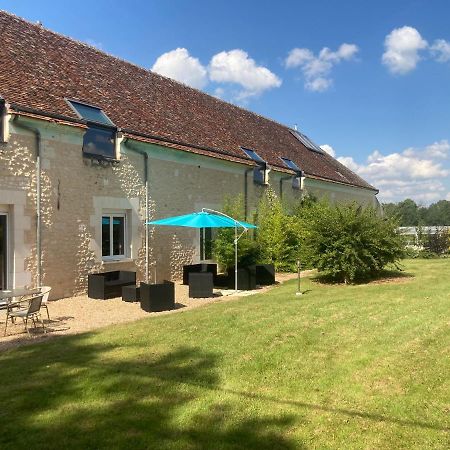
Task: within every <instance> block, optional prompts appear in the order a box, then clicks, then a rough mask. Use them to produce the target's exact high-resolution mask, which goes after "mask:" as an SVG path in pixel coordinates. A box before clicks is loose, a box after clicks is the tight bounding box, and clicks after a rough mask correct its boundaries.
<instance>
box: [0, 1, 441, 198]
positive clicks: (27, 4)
mask: <svg viewBox="0 0 450 450" xmlns="http://www.w3.org/2000/svg"><path fill="white" fill-rule="evenodd" d="M0 8H1V9H5V10H7V11H10V12H13V13H15V14H17V15H19V16H22V17H24V18H26V19H29V20H31V21H37V20H39V21H41V22H42V23H43V25H44V26H45V27H47V28H50V29H52V30H55V31H58V32H60V33H63V34H65V35H68V36H71V37H73V38H76V39H78V40H82V41H85V42H88V43H91V44H92V45H95V46H97V47H99V48H101V49H102V50H104V51H106V52H108V53H111V54H113V55H116V56H119V57H120V58H123V59H126V60H129V61H131V62H134V63H136V64H138V65H141V66H143V67H146V68H150V69H151V68H153V69H155V70H157V71H159V72H160V73H163V74H166V75H169V76H172V77H174V78H177V79H179V80H180V81H183V82H185V83H187V84H191V85H193V86H194V87H197V88H200V89H202V90H204V91H206V92H208V93H210V94H212V95H216V96H220V97H221V98H223V99H224V100H227V101H232V102H234V103H236V104H239V105H241V106H244V107H245V108H248V109H251V110H252V111H255V112H257V113H260V114H262V115H264V116H267V117H270V118H273V119H274V120H277V121H279V122H282V123H284V124H287V125H290V126H293V125H294V124H295V123H296V124H298V126H299V128H300V129H301V130H302V131H304V132H305V133H306V134H308V135H309V136H310V137H311V138H312V139H313V140H315V141H316V142H317V143H318V144H319V145H327V146H329V147H332V150H331V149H330V148H329V147H326V148H327V150H328V151H330V152H332V153H334V155H335V156H336V157H337V158H339V159H340V160H341V161H342V162H344V163H345V164H347V165H348V166H349V167H350V168H351V169H353V170H355V171H356V172H358V173H360V174H361V175H362V176H363V177H364V178H366V179H367V180H368V181H370V182H372V183H373V184H375V185H376V186H377V187H378V188H379V189H380V198H381V199H382V200H384V201H391V200H401V199H403V198H405V197H412V198H414V199H415V200H416V201H418V202H420V203H425V204H427V203H430V202H433V201H436V200H439V199H443V198H447V199H448V200H450V181H449V179H450V144H449V141H450V28H449V26H448V23H449V17H450V2H448V1H445V0H443V1H438V0H410V1H406V0H404V1H402V0H396V1H393V0H391V1H384V0H378V1H377V2H372V1H340V2H337V1H318V0H316V1H314V2H311V1H308V2H307V1H296V2H294V1H278V2H275V1H272V2H269V1H263V0H259V1H243V0H241V1H234V0H227V1H219V0H218V1H203V0H197V1H192V0H191V1H187V0H186V1H182V0H179V1H175V0H174V1H170V0H165V1H164V0H160V1H141V2H139V1H132V0H129V1H127V2H119V1H98V0H97V1H95V2H93V1H92V0H91V1H89V2H87V1H84V0H77V2H54V1H43V0H41V1H39V2H35V1H31V0H28V1H27V0H22V1H21V2H17V1H7V0H6V1H3V0H0Z"/></svg>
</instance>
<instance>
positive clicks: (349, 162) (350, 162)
mask: <svg viewBox="0 0 450 450" xmlns="http://www.w3.org/2000/svg"><path fill="white" fill-rule="evenodd" d="M337 160H338V161H339V162H340V163H341V164H344V166H346V167H348V168H349V169H350V170H353V172H358V169H359V165H358V164H357V163H356V162H355V160H354V159H353V158H352V157H351V156H340V157H339V158H337Z"/></svg>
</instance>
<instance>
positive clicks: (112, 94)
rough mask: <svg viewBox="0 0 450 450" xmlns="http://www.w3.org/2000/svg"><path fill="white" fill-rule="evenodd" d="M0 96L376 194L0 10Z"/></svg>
mask: <svg viewBox="0 0 450 450" xmlns="http://www.w3.org/2000/svg"><path fill="white" fill-rule="evenodd" d="M0 42H1V50H0V95H1V96H2V97H3V98H4V99H5V100H6V101H7V102H9V103H11V104H13V105H17V106H20V107H25V108H32V109H34V110H40V111H42V113H43V114H44V113H45V114H57V115H63V116H67V117H69V118H73V119H76V118H77V117H76V115H75V113H74V111H73V110H72V109H71V108H70V107H69V106H68V104H67V103H66V101H65V98H70V99H74V100H80V101H84V102H86V103H90V104H93V105H96V106H99V107H100V108H102V109H103V110H104V111H105V113H106V114H107V115H108V117H110V118H111V120H112V121H113V122H114V123H115V124H116V125H117V126H118V127H119V128H122V129H126V130H128V132H129V133H131V134H133V132H135V133H137V134H139V133H141V134H144V135H154V136H158V137H160V138H162V139H163V140H164V139H167V140H171V141H176V142H178V143H181V144H183V145H184V146H185V147H186V148H189V147H190V146H192V148H193V149H194V148H196V147H197V149H198V148H206V149H210V151H211V154H212V155H214V152H215V151H218V152H221V157H222V158H228V157H229V159H230V160H236V158H238V159H242V157H243V152H242V151H241V149H240V146H243V147H248V148H252V149H254V150H256V151H257V152H258V154H259V155H260V156H262V157H263V158H264V159H265V160H266V161H267V162H268V163H269V164H270V165H272V166H279V167H282V163H281V161H280V159H279V157H280V156H282V157H286V158H289V159H291V160H293V161H295V162H296V163H297V165H298V166H299V167H300V168H301V169H302V170H303V171H304V172H305V174H306V176H308V175H310V176H313V177H319V178H323V179H327V180H332V181H335V182H339V183H344V184H350V185H355V186H359V187H364V188H368V189H375V188H373V187H372V186H371V185H369V184H368V183H367V182H365V181H364V180H363V179H362V178H360V177H359V176H358V175H356V174H355V173H353V172H352V171H350V170H349V169H347V168H346V167H345V166H343V165H342V164H340V163H339V162H338V161H336V160H335V159H334V158H332V157H331V156H329V155H328V154H321V153H317V152H313V151H311V150H308V149H307V148H306V147H304V146H303V145H302V144H301V143H300V142H299V141H298V140H297V139H296V138H295V137H294V136H293V135H292V133H291V132H290V131H289V128H288V127H285V126H283V125H281V124H279V123H277V122H274V121H272V120H269V119H267V118H264V117H262V116H260V115H258V114H255V113H252V112H250V111H247V110H245V109H242V108H239V107H237V106H235V105H231V104H229V103H226V102H224V101H222V100H219V99H216V98H214V97H212V96H210V95H207V94H205V93H203V92H200V91H198V90H195V89H192V88H190V87H188V86H185V85H183V84H180V83H178V82H176V81H173V80H171V79H168V78H165V77H162V76H160V75H157V74H155V73H153V72H151V71H149V70H146V69H143V68H141V67H138V66H136V65H133V64H131V63H128V62H126V61H123V60H121V59H118V58H115V57H113V56H110V55H108V54H105V53H103V52H101V51H99V50H97V49H95V48H93V47H90V46H88V45H86V44H83V43H81V42H77V41H75V40H73V39H70V38H67V37H65V36H62V35H60V34H57V33H54V32H52V31H49V30H47V29H45V28H43V27H42V26H40V25H35V24H31V23H29V22H27V21H25V20H23V19H20V18H18V17H16V16H14V15H11V14H9V13H6V12H2V11H0Z"/></svg>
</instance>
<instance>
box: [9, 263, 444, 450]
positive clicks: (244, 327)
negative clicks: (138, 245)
mask: <svg viewBox="0 0 450 450" xmlns="http://www.w3.org/2000/svg"><path fill="white" fill-rule="evenodd" d="M406 270H407V272H408V273H410V274H412V275H414V278H408V279H406V280H401V281H402V282H398V283H388V284H370V285H358V286H342V285H319V284H317V283H313V282H311V281H309V280H306V281H305V282H304V284H303V289H307V290H308V292H307V294H306V295H304V296H302V297H296V296H295V295H294V293H295V288H296V283H295V282H294V281H292V282H289V283H287V284H284V285H282V286H281V287H278V288H276V289H274V290H272V291H270V292H269V293H266V294H258V295H254V296H251V297H246V298H242V299H241V300H238V301H231V302H223V303H216V304H212V305H209V306H207V307H205V308H200V309H196V310H190V311H185V312H181V313H177V314H171V315H165V316H159V317H151V318H148V319H144V320H141V321H139V322H135V323H132V324H128V325H121V326H112V327H109V328H106V329H103V330H101V331H99V332H98V333H89V334H82V335H78V336H72V337H64V338H60V339H54V340H52V341H49V342H46V343H43V344H37V345H29V346H25V347H22V348H19V349H15V350H11V351H8V352H4V353H1V354H0V379H1V382H2V384H1V389H0V424H1V425H0V427H1V428H0V429H1V433H0V448H1V449H2V450H6V449H22V448H23V449H31V448H33V449H63V450H66V449H72V448H73V449H83V450H86V449H103V448H108V449H115V448H126V449H141V448H145V449H146V448H151V449H166V448H168V449H179V448H182V449H197V448H199V449H222V448H224V449H227V448H255V449H275V448H285V449H294V448H295V449H298V448H299V449H302V448H320V449H325V448H327V449H328V448H335V449H361V448H367V449H384V448H392V449H400V448H404V449H411V448H417V449H428V448H430V449H440V448H442V449H448V448H449V447H450V362H449V360H450V359H449V357H450V276H449V274H450V259H446V260H429V261H417V260H416V261H408V262H407V263H406Z"/></svg>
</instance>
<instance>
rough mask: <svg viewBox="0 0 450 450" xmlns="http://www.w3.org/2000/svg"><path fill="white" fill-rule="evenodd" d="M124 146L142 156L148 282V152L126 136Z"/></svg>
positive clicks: (146, 279) (146, 274)
mask: <svg viewBox="0 0 450 450" xmlns="http://www.w3.org/2000/svg"><path fill="white" fill-rule="evenodd" d="M123 144H124V145H125V147H127V148H128V149H130V150H132V151H133V152H136V153H138V154H139V155H142V156H143V157H144V182H145V282H146V283H148V279H149V266H148V257H149V249H148V220H149V218H148V214H149V205H148V153H147V152H145V151H144V150H141V149H140V148H138V147H137V146H136V144H134V143H133V141H131V140H130V139H129V138H127V139H126V140H125V141H124V143H123Z"/></svg>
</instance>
